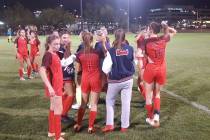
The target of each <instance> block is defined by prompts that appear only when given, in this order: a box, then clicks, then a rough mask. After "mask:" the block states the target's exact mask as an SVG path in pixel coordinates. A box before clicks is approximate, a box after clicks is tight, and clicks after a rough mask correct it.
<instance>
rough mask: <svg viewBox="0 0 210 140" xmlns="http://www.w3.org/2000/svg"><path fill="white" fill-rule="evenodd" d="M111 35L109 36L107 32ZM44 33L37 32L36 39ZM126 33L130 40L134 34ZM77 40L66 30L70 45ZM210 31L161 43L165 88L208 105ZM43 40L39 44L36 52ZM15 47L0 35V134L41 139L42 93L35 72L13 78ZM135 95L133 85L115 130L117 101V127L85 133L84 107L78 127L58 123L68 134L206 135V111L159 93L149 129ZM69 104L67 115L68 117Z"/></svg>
mask: <svg viewBox="0 0 210 140" xmlns="http://www.w3.org/2000/svg"><path fill="white" fill-rule="evenodd" d="M110 38H111V40H113V36H110ZM44 39H45V38H44V37H41V40H42V43H43V41H44ZM127 39H128V40H129V41H130V42H131V44H132V45H134V44H135V42H134V35H129V36H128V37H127ZM78 44H79V39H78V37H77V36H72V45H73V47H72V49H73V51H75V49H76V47H77V46H78ZM209 44H210V34H204V33H203V34H201V33H192V34H190V33H186V34H181V33H180V34H178V35H177V36H176V37H175V38H173V39H172V40H171V42H170V43H169V45H168V48H167V64H168V82H167V85H166V88H167V89H168V90H170V91H173V92H175V93H176V94H178V95H181V96H183V97H186V98H187V99H188V100H190V101H196V102H198V103H200V104H202V105H205V106H208V107H210V100H209V99H210V86H209V81H210V71H209V70H210V65H209V64H210V63H209V60H210V55H209V54H210V45H209ZM43 50H44V43H43V44H42V53H43ZM17 70H18V63H17V61H16V59H15V50H14V48H13V46H12V44H8V43H7V41H6V38H5V37H1V38H0V140H17V139H18V140H19V139H20V140H46V139H47V137H46V134H47V115H48V108H49V103H48V100H47V99H46V98H45V97H44V90H43V84H42V82H41V80H40V78H37V79H33V80H30V81H23V82H21V81H19V78H18V73H17ZM104 97H105V95H104V94H101V101H100V104H99V114H98V117H97V121H96V122H97V123H96V125H97V127H102V126H104V122H105V105H104ZM140 100H141V99H140V97H139V94H138V92H137V91H136V87H134V93H133V99H132V104H131V106H132V108H131V127H130V129H129V131H128V133H125V134H122V133H120V132H119V131H118V130H119V127H120V125H119V124H120V102H119V99H118V101H117V104H116V113H115V119H116V121H115V122H116V126H117V131H115V132H114V133H110V134H106V135H104V134H103V133H101V132H100V131H98V132H97V133H96V134H93V135H90V134H88V133H87V123H88V120H87V119H88V113H86V116H85V118H84V119H85V120H84V129H83V130H82V132H81V133H79V134H77V133H74V132H73V129H72V124H66V125H63V129H64V130H65V131H66V132H67V136H66V139H69V140H84V139H86V140H141V139H142V140H208V139H209V138H210V116H209V115H207V114H206V113H204V112H202V111H199V110H197V109H194V108H192V107H191V106H189V105H186V104H185V103H182V102H181V101H179V100H177V99H175V98H173V97H169V96H167V95H165V94H163V95H162V104H161V127H160V128H159V129H153V128H151V127H149V126H148V125H146V124H145V114H146V112H145V110H144V108H140V107H139V101H140ZM75 114H76V111H74V110H72V111H71V112H70V114H69V115H70V116H72V117H74V116H75Z"/></svg>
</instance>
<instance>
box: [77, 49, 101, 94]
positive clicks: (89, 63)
mask: <svg viewBox="0 0 210 140" xmlns="http://www.w3.org/2000/svg"><path fill="white" fill-rule="evenodd" d="M76 61H77V62H78V63H80V64H81V67H82V80H81V89H82V92H83V93H90V92H91V91H93V92H96V93H100V91H101V79H100V55H99V53H98V52H97V51H95V50H94V49H92V50H90V52H88V53H87V52H85V51H84V50H82V51H80V52H79V53H78V54H77V59H76Z"/></svg>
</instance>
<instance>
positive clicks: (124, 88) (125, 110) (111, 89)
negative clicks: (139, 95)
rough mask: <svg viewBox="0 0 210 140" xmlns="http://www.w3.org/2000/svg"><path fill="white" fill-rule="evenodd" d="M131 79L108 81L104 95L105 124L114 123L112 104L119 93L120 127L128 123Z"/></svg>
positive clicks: (126, 125) (124, 126) (127, 125)
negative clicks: (119, 81) (117, 81)
mask: <svg viewBox="0 0 210 140" xmlns="http://www.w3.org/2000/svg"><path fill="white" fill-rule="evenodd" d="M132 87H133V79H131V80H128V81H125V82H121V83H109V84H108V91H107V95H106V125H114V106H115V100H116V96H117V95H118V94H119V93H120V95H121V104H122V107H121V128H128V127H129V125H130V103H131V97H132Z"/></svg>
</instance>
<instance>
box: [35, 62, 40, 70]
mask: <svg viewBox="0 0 210 140" xmlns="http://www.w3.org/2000/svg"><path fill="white" fill-rule="evenodd" d="M35 71H36V72H38V71H39V65H38V64H37V63H35Z"/></svg>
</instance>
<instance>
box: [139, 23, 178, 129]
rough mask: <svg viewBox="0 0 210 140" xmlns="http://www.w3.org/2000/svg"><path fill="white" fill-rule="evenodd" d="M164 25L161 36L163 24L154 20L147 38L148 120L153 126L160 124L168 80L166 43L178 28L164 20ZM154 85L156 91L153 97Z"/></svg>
mask: <svg viewBox="0 0 210 140" xmlns="http://www.w3.org/2000/svg"><path fill="white" fill-rule="evenodd" d="M162 27H163V30H164V35H163V36H159V35H158V33H160V30H161V25H160V24H159V23H156V22H152V23H151V24H150V26H149V38H148V39H146V40H145V52H146V55H147V61H148V63H147V65H146V67H145V71H144V75H143V78H144V81H145V90H146V110H147V119H146V122H147V123H149V124H150V125H151V126H153V127H159V126H160V122H159V115H160V89H161V88H162V87H163V85H164V84H165V82H166V59H165V50H166V45H167V42H169V41H170V38H171V37H172V36H174V35H175V34H176V30H175V29H173V28H171V27H168V26H167V24H166V23H164V22H163V23H162ZM154 87H155V90H156V92H155V97H154V99H153V88H154ZM152 102H153V104H152Z"/></svg>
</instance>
